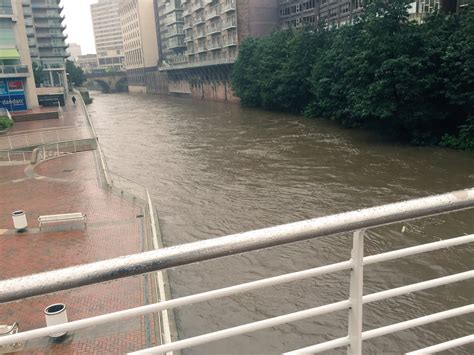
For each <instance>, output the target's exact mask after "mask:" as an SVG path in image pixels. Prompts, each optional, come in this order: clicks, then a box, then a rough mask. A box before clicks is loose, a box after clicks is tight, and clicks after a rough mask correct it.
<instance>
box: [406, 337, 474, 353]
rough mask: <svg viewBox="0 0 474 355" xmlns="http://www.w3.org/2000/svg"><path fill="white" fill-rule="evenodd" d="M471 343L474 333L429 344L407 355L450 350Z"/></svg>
mask: <svg viewBox="0 0 474 355" xmlns="http://www.w3.org/2000/svg"><path fill="white" fill-rule="evenodd" d="M470 343H474V335H472V334H471V335H466V336H465V337H462V338H458V339H453V340H449V341H446V342H444V343H440V344H436V345H433V346H429V347H427V348H423V349H419V350H416V351H412V352H409V353H406V354H405V355H426V354H434V353H439V352H441V351H445V350H449V349H452V348H457V347H459V346H463V345H466V344H470Z"/></svg>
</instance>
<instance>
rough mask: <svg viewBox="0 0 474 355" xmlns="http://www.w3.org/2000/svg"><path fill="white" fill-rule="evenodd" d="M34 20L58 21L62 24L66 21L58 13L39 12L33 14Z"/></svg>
mask: <svg viewBox="0 0 474 355" xmlns="http://www.w3.org/2000/svg"><path fill="white" fill-rule="evenodd" d="M34 17H35V19H53V20H56V19H59V20H60V21H61V22H64V20H66V16H64V15H60V14H59V12H56V13H54V12H40V13H35V14H34Z"/></svg>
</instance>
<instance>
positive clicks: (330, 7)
mask: <svg viewBox="0 0 474 355" xmlns="http://www.w3.org/2000/svg"><path fill="white" fill-rule="evenodd" d="M361 10H362V0H280V17H281V27H282V28H288V27H296V26H302V25H316V24H319V23H325V24H327V25H328V26H331V27H337V26H340V25H345V24H350V23H351V22H352V19H353V17H354V16H355V15H357V14H359V13H360V11H361Z"/></svg>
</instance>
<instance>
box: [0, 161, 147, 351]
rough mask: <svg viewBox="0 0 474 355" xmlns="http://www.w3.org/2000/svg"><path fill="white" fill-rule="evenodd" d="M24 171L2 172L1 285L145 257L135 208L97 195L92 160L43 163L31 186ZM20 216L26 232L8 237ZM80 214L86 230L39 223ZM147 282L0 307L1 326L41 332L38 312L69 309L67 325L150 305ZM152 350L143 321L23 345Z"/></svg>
mask: <svg viewBox="0 0 474 355" xmlns="http://www.w3.org/2000/svg"><path fill="white" fill-rule="evenodd" d="M25 167H26V166H8V167H7V166H3V167H0V279H8V278H12V277H18V276H22V275H29V274H33V273H38V272H42V271H47V270H54V269H58V268H62V267H67V266H73V265H78V264H81V263H87V262H93V261H98V260H103V259H108V258H112V257H117V256H121V255H126V254H131V253H136V252H140V251H142V250H144V249H145V245H144V244H145V243H146V239H145V237H144V236H143V230H144V228H143V225H142V223H143V221H142V219H141V218H137V215H140V214H142V211H141V209H140V207H138V206H135V205H133V204H131V203H129V202H127V201H124V200H122V199H120V198H119V197H117V196H114V195H111V194H109V193H108V192H107V191H105V190H103V189H101V187H100V186H99V183H98V179H97V170H96V165H95V157H94V152H83V153H78V154H75V155H70V156H65V157H62V158H59V159H54V160H50V161H47V162H44V163H42V164H41V165H39V166H38V167H37V168H36V169H35V171H34V172H35V174H36V175H34V176H33V178H27V177H26V175H25V172H24V170H25ZM17 209H23V210H25V211H26V213H27V218H28V225H29V230H28V231H27V232H26V233H22V234H18V233H15V232H14V231H12V228H13V226H12V221H11V217H10V213H11V212H12V211H14V210H17ZM67 212H83V213H86V214H87V217H88V226H87V230H84V228H83V226H81V223H79V224H77V225H69V224H67V225H62V226H59V227H58V226H53V227H48V226H46V227H45V228H43V231H42V232H39V230H38V229H37V228H38V222H37V218H38V216H39V215H45V214H59V213H67ZM149 284H150V281H149V280H148V278H147V277H144V276H138V277H133V278H128V279H123V280H119V281H114V282H110V283H106V284H100V285H92V286H88V287H82V288H79V289H74V290H70V291H65V292H60V293H57V294H53V295H47V296H40V297H36V298H32V299H27V300H22V301H19V302H15V303H9V304H2V305H0V324H11V323H13V322H18V323H19V324H20V330H21V331H24V330H28V329H34V328H38V327H42V326H44V325H45V321H44V316H43V309H44V308H45V307H46V306H48V305H49V304H51V303H56V302H61V303H65V304H66V305H67V312H68V316H69V319H70V320H76V319H80V318H84V317H89V316H93V315H99V314H104V313H108V312H112V311H117V310H122V309H126V308H129V307H135V306H140V305H143V304H146V303H149V302H151V297H150V295H151V291H150V287H149ZM150 341H152V342H153V343H156V340H155V338H154V333H153V326H152V322H151V321H150V318H149V317H142V318H137V319H131V320H129V321H125V322H120V323H117V324H107V325H104V326H99V327H95V328H90V329H84V330H80V331H77V332H74V333H73V334H69V335H68V336H67V337H66V338H65V339H64V341H63V342H61V343H53V342H52V341H51V340H50V339H48V338H43V339H38V340H34V341H30V342H28V343H27V344H26V345H25V348H24V353H28V354H71V353H74V354H94V353H124V352H127V351H131V350H137V349H141V348H144V347H146V346H147V345H148V346H149V345H150Z"/></svg>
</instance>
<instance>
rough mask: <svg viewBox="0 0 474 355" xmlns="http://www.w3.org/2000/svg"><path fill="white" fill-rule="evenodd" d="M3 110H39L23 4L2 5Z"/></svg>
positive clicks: (4, 1) (0, 65) (0, 72)
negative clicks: (37, 108)
mask: <svg viewBox="0 0 474 355" xmlns="http://www.w3.org/2000/svg"><path fill="white" fill-rule="evenodd" d="M0 29H1V30H0V31H1V32H0V33H1V36H0V108H3V109H7V110H9V111H11V112H14V111H23V110H27V109H32V108H36V107H38V98H37V94H36V88H35V80H34V75H33V67H32V62H31V58H30V50H29V45H28V37H27V34H26V26H25V18H24V16H23V8H22V3H21V1H19V0H14V1H13V2H12V1H11V0H2V1H0Z"/></svg>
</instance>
